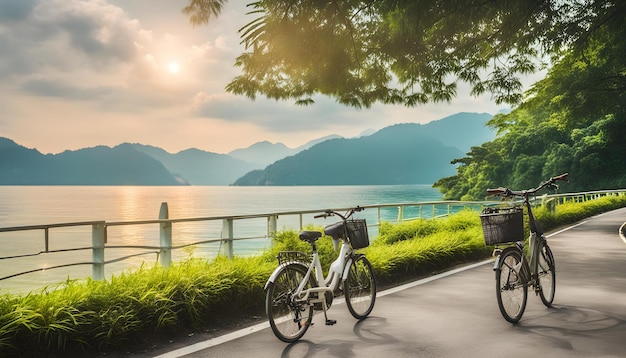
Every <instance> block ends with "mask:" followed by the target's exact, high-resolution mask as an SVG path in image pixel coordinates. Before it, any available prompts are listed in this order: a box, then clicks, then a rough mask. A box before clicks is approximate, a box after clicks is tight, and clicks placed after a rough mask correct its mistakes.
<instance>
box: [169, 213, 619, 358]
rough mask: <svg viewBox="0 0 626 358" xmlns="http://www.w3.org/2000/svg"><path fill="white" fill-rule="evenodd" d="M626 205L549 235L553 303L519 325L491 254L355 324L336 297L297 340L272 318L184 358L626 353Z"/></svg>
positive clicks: (395, 294)
mask: <svg viewBox="0 0 626 358" xmlns="http://www.w3.org/2000/svg"><path fill="white" fill-rule="evenodd" d="M624 222H626V209H620V210H616V211H612V212H610V213H606V214H603V215H599V216H596V217H593V218H590V219H588V220H585V221H583V222H581V223H579V224H577V225H575V226H573V227H569V228H566V229H564V230H562V231H559V232H554V233H550V234H549V235H548V243H549V245H550V247H551V248H552V251H553V253H554V257H555V261H556V297H555V299H554V304H553V307H552V308H546V307H545V306H544V305H543V304H542V303H541V300H540V299H539V297H537V296H535V294H534V293H533V292H532V291H531V290H529V297H528V304H527V306H526V311H525V313H524V316H523V317H522V319H521V320H520V322H519V323H518V324H510V323H508V322H506V321H505V320H504V318H502V316H501V315H500V312H499V310H498V305H497V302H496V295H495V278H494V277H495V275H494V272H493V270H492V265H493V264H492V260H488V261H484V262H481V263H478V264H475V265H471V266H468V267H466V268H463V269H459V270H455V271H452V272H448V273H446V274H442V275H438V276H435V277H431V278H428V279H425V280H421V281H417V282H414V283H411V284H408V285H405V286H402V287H398V288H394V289H392V290H387V291H382V292H379V293H378V298H377V301H376V305H375V307H374V310H373V312H372V314H371V315H370V317H369V318H367V319H365V320H362V321H356V320H355V319H354V318H352V316H351V315H350V313H349V312H348V309H347V308H346V305H345V303H344V302H343V299H340V300H336V301H335V302H336V303H335V304H333V306H332V308H331V309H330V310H329V317H330V318H332V319H336V320H337V324H336V325H334V326H325V325H324V320H323V315H321V314H318V315H316V316H315V317H314V319H313V322H314V324H315V325H314V326H313V327H311V328H310V329H309V330H308V332H307V333H306V334H305V335H304V337H303V338H302V339H301V340H300V341H298V342H296V343H292V344H286V343H283V342H281V341H279V340H278V339H277V338H276V337H275V336H274V334H273V333H272V331H271V329H269V325H268V324H267V323H262V324H257V325H255V326H252V327H249V328H247V329H243V330H240V331H237V332H234V333H231V334H228V335H226V336H222V337H218V338H214V339H211V340H208V341H204V342H199V343H195V344H193V345H189V346H186V347H181V348H178V349H175V350H172V351H169V352H157V355H158V354H160V356H159V357H161V358H177V357H229V358H230V357H343V358H349V357H378V358H382V357H385V358H386V357H533V358H538V357H626V240H625V239H624V238H622V237H620V235H619V231H620V226H621V225H622V224H624Z"/></svg>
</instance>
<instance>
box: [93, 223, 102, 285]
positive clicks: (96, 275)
mask: <svg viewBox="0 0 626 358" xmlns="http://www.w3.org/2000/svg"><path fill="white" fill-rule="evenodd" d="M104 230H105V226H104V223H100V224H95V225H92V226H91V247H92V249H91V262H92V264H91V278H93V279H94V280H104V238H105V234H104Z"/></svg>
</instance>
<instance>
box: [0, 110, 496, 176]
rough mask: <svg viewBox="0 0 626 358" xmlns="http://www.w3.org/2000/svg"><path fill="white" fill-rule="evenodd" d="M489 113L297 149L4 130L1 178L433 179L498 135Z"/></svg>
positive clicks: (393, 128)
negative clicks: (49, 141) (32, 141)
mask: <svg viewBox="0 0 626 358" xmlns="http://www.w3.org/2000/svg"><path fill="white" fill-rule="evenodd" d="M491 117H492V116H491V115H490V114H486V113H483V114H477V113H459V114H456V115H453V116H450V117H446V118H444V119H441V120H438V121H433V122H430V123H428V124H425V125H420V124H415V123H407V124H398V125H394V126H390V127H387V128H383V129H381V130H379V131H378V132H375V133H373V134H371V135H363V136H361V137H359V138H351V139H346V138H342V137H340V136H337V135H333V136H328V137H324V138H320V139H317V140H314V141H311V142H309V143H306V144H304V145H302V146H300V147H297V148H293V149H292V148H288V147H287V146H285V145H284V144H282V143H276V144H272V143H269V142H259V143H256V144H254V145H252V146H250V147H248V148H244V149H237V150H234V151H232V152H230V153H228V154H218V153H212V152H207V151H203V150H199V149H194V148H191V149H187V150H184V151H181V152H178V153H175V154H171V153H168V152H167V151H165V150H163V149H161V148H157V147H153V146H149V145H143V144H137V143H135V144H130V143H124V144H120V145H118V146H115V147H113V148H111V147H106V146H97V147H93V148H85V149H80V150H76V151H69V150H68V151H65V152H63V153H59V154H42V153H40V152H39V151H38V150H36V149H29V148H26V147H23V146H21V145H19V144H17V143H15V142H14V141H12V140H11V139H8V138H2V137H0V185H231V184H233V183H234V185H328V184H337V185H348V184H405V183H412V184H418V183H420V184H428V183H432V182H434V181H435V180H437V179H439V178H441V177H444V176H449V175H452V174H454V171H455V169H454V167H453V166H452V165H451V164H450V161H451V160H452V159H455V158H459V157H462V156H464V154H465V153H466V152H467V151H469V149H470V148H471V146H475V145H480V144H482V143H484V142H487V141H489V140H492V139H493V138H494V136H495V134H494V133H493V131H492V130H490V129H489V128H487V127H485V123H486V122H487V121H488V120H489V119H491ZM272 163H273V164H272ZM268 164H269V165H268Z"/></svg>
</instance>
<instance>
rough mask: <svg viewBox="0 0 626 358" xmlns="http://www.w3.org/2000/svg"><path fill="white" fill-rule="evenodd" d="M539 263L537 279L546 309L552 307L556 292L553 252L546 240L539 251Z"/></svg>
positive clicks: (540, 295)
mask: <svg viewBox="0 0 626 358" xmlns="http://www.w3.org/2000/svg"><path fill="white" fill-rule="evenodd" d="M538 259H539V262H538V265H537V278H538V280H539V287H540V289H539V297H540V298H541V302H543V304H544V305H545V306H546V307H550V306H552V302H553V301H554V293H555V291H556V271H555V268H556V266H555V263H554V256H553V255H552V250H550V247H549V246H548V243H546V241H545V240H542V242H541V249H540V250H539V258H538Z"/></svg>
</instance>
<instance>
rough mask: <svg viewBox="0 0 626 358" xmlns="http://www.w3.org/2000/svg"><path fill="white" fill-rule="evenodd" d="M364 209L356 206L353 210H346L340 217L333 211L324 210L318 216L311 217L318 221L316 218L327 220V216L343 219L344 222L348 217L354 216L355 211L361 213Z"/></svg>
mask: <svg viewBox="0 0 626 358" xmlns="http://www.w3.org/2000/svg"><path fill="white" fill-rule="evenodd" d="M363 209H364V208H362V207H360V206H356V207H354V208H350V209H348V211H347V212H346V213H345V214H344V215H342V214H340V213H338V212H336V211H334V210H330V209H328V210H325V211H324V212H323V213H322V214H318V215H315V216H313V218H314V219H318V218H327V217H329V216H335V215H337V216H339V217H340V218H341V219H343V220H344V221H345V220H347V219H348V218H349V217H350V216H352V214H354V213H355V212H357V211H362V210H363Z"/></svg>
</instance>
